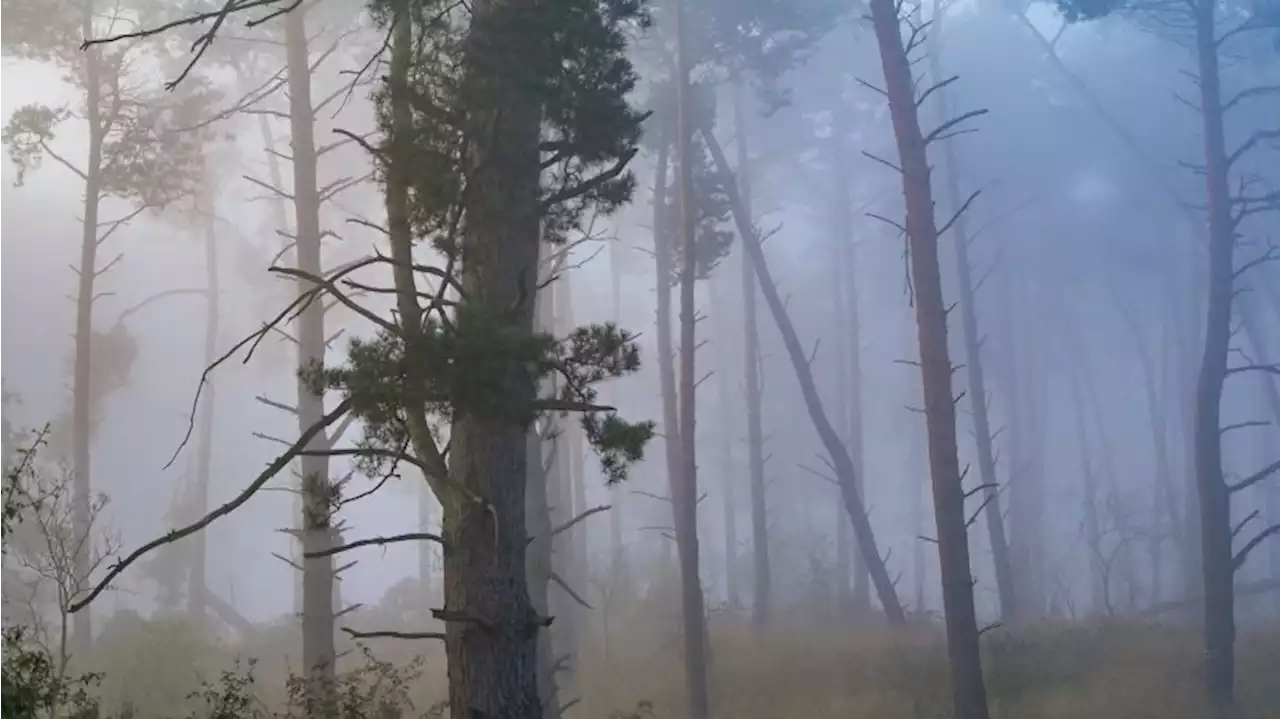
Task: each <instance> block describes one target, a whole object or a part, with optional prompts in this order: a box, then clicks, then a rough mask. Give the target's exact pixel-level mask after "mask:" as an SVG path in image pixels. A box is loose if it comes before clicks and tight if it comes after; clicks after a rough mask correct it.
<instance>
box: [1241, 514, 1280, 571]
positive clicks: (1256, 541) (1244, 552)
mask: <svg viewBox="0 0 1280 719" xmlns="http://www.w3.org/2000/svg"><path fill="white" fill-rule="evenodd" d="M1277 534H1280V523H1276V524H1273V525H1271V526H1270V527H1267V528H1266V529H1264V530H1262V531H1261V532H1258V534H1257V535H1256V536H1254V538H1253V539H1250V540H1249V542H1248V543H1247V544H1245V545H1244V546H1243V547H1241V548H1240V551H1238V552H1236V554H1235V556H1234V557H1232V560H1231V566H1232V567H1233V568H1234V569H1235V570H1236V571H1240V568H1241V567H1243V566H1244V563H1245V561H1246V560H1248V559H1249V552H1252V551H1253V550H1255V549H1257V548H1258V546H1259V545H1261V544H1262V543H1263V542H1265V541H1267V538H1269V537H1272V536H1275V535H1277Z"/></svg>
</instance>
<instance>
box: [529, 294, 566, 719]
mask: <svg viewBox="0 0 1280 719" xmlns="http://www.w3.org/2000/svg"><path fill="white" fill-rule="evenodd" d="M552 274H554V273H552ZM557 289H558V287H557V286H556V283H552V284H549V285H546V286H545V287H543V289H542V290H541V291H539V292H538V294H537V296H536V297H535V298H534V317H535V320H534V323H535V324H534V327H535V329H537V330H538V331H541V332H552V331H554V329H555V328H554V323H555V314H554V312H553V304H554V294H555V293H556V291H557ZM547 384H548V385H549V386H548V387H545V388H544V389H543V392H544V395H547V394H554V389H555V388H554V382H548V383H547ZM543 422H544V423H545V424H543V425H542V427H543V429H542V430H540V429H539V426H538V424H537V423H535V424H534V426H533V427H531V428H530V429H529V444H528V456H529V459H528V462H529V465H528V477H529V484H528V487H527V490H526V491H527V494H526V496H525V512H526V515H527V516H528V522H529V538H530V542H529V550H528V554H527V555H526V557H525V567H526V571H527V572H528V582H529V600H530V603H531V604H532V605H533V610H534V611H535V612H537V613H538V615H539V616H544V617H547V616H555V615H556V614H558V612H556V613H553V612H552V609H551V572H552V571H553V569H554V559H553V548H554V544H555V538H554V537H552V536H551V535H552V532H553V530H554V527H555V522H554V520H553V519H552V517H551V505H550V496H549V494H550V491H549V490H550V488H551V481H552V476H551V473H552V472H554V471H555V470H554V468H555V467H556V465H557V460H558V459H559V457H558V450H559V449H560V446H559V443H558V438H557V437H556V436H555V432H556V431H557V429H559V427H558V426H557V424H558V423H557V422H556V418H554V417H547V418H546V419H544V420H543ZM553 626H554V625H553ZM553 634H554V632H553V631H545V630H544V631H541V632H539V633H538V641H537V649H536V651H537V672H538V696H539V697H540V698H541V699H542V706H543V711H542V714H541V716H542V717H544V719H556V717H558V716H559V715H560V697H559V692H558V691H557V681H556V672H555V657H556V642H555V641H554V638H553Z"/></svg>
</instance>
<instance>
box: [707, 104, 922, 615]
mask: <svg viewBox="0 0 1280 719" xmlns="http://www.w3.org/2000/svg"><path fill="white" fill-rule="evenodd" d="M702 136H703V138H705V140H706V143H707V148H708V149H709V150H711V155H712V158H713V159H714V161H715V164H716V167H717V168H718V169H719V170H720V172H722V173H723V174H724V175H725V176H726V177H732V171H731V170H730V169H729V163H728V161H727V160H726V159H725V156H724V150H723V149H722V148H721V147H720V143H719V141H717V140H716V137H715V134H714V133H712V132H710V131H709V130H707V129H706V128H703V129H702ZM726 189H727V191H728V195H729V205H730V207H731V208H732V209H733V218H734V224H735V225H736V226H737V229H738V236H739V237H740V238H741V240H742V246H743V248H744V249H745V250H746V256H747V259H748V260H749V262H750V266H751V268H752V270H753V271H754V272H755V276H756V279H757V281H758V282H759V285H760V292H761V294H763V295H764V300H765V304H766V305H768V307H769V312H770V314H772V315H773V319H774V323H775V324H776V325H777V327H778V331H779V332H780V333H781V334H782V343H783V345H784V346H785V347H786V350H787V357H788V358H789V359H790V360H791V366H792V368H793V369H794V370H795V373H796V380H797V381H798V382H799V383H800V392H801V395H802V396H803V397H804V403H805V408H806V409H807V410H808V412H809V418H810V420H812V422H813V425H814V428H815V429H816V430H817V432H818V437H819V439H821V440H822V446H823V447H824V448H825V449H826V450H827V454H828V455H829V457H830V458H831V463H832V465H833V466H834V467H835V473H836V479H837V480H838V481H839V482H840V489H841V495H842V497H843V498H844V505H845V509H846V510H847V511H848V512H849V519H850V521H851V522H852V523H853V531H854V536H855V537H856V539H857V541H858V549H859V551H860V552H861V553H862V556H863V558H864V559H866V561H867V570H868V571H869V572H870V574H871V584H872V586H873V587H875V590H876V595H877V596H878V597H879V599H880V605H881V609H882V610H883V611H884V613H885V617H886V619H887V620H888V622H889V624H891V625H893V626H901V625H903V624H905V623H906V614H905V613H904V612H903V610H902V602H901V601H899V599H898V594H897V590H896V589H895V587H894V583H893V580H892V579H890V578H889V571H888V570H887V569H886V568H885V563H884V559H883V557H881V555H880V552H879V549H877V546H876V540H875V536H874V533H873V531H872V529H871V521H870V519H869V518H868V517H867V511H866V507H865V506H864V505H863V503H862V498H861V497H859V496H858V492H857V481H856V473H855V471H854V467H853V460H852V459H851V458H850V457H849V451H848V449H847V448H846V447H845V446H844V443H843V442H841V441H840V436H839V435H838V434H837V433H836V430H835V428H834V427H833V426H832V425H831V420H830V419H829V418H828V417H827V413H826V410H825V409H824V408H823V405H822V397H821V395H820V394H819V392H818V385H817V383H816V382H815V381H814V379H813V370H812V368H811V367H810V366H809V355H808V354H807V352H806V350H805V348H804V347H803V346H802V345H801V344H800V336H799V335H798V334H796V329H795V325H793V324H792V323H791V318H790V316H788V314H787V308H786V305H784V304H783V302H782V297H781V295H780V294H779V293H778V286H777V285H776V284H774V282H773V274H772V273H771V272H770V271H769V265H768V263H767V262H766V261H765V256H764V248H763V247H761V245H760V235H759V233H758V232H757V230H756V228H755V225H754V224H753V223H752V221H751V215H750V214H749V212H748V210H747V208H746V207H744V205H743V201H742V196H741V195H740V194H739V193H738V188H737V184H736V183H734V182H730V183H729V184H728V186H727V188H726Z"/></svg>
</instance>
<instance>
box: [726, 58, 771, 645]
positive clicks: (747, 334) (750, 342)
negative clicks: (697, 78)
mask: <svg viewBox="0 0 1280 719" xmlns="http://www.w3.org/2000/svg"><path fill="white" fill-rule="evenodd" d="M733 93H734V101H733V117H734V120H733V126H734V132H736V133H737V135H738V137H737V141H736V142H735V145H736V146H737V152H738V174H737V187H738V195H739V199H740V201H741V205H742V207H741V214H743V215H744V218H742V219H740V220H739V223H740V224H739V227H741V223H742V222H745V223H748V224H750V223H751V222H753V220H752V219H751V164H750V163H751V160H750V153H749V152H748V149H747V141H748V139H749V137H750V128H749V127H748V126H747V118H746V110H745V108H744V107H743V97H742V96H743V82H742V80H741V78H738V79H736V80H735V82H734V87H733ZM717 162H719V160H717ZM720 171H721V172H728V167H726V166H724V165H721V166H720ZM735 212H737V210H735ZM740 238H741V239H740V241H741V242H742V243H743V244H745V243H746V242H748V241H749V240H748V239H747V238H745V237H742V236H741V235H740ZM739 257H740V261H741V265H740V269H741V271H742V345H743V347H742V348H743V363H744V365H745V370H744V374H743V380H744V384H745V385H746V387H745V388H744V390H743V391H744V392H745V393H746V403H747V475H748V478H749V479H750V492H751V566H752V588H751V622H752V626H754V627H755V629H756V631H760V630H762V629H764V628H765V627H766V626H767V625H768V624H769V610H770V603H771V602H770V597H771V594H772V586H773V585H772V581H773V580H772V578H771V575H770V564H769V512H768V509H769V506H768V500H767V497H766V496H765V483H764V428H763V419H762V417H763V412H762V409H761V407H762V402H763V396H762V395H763V394H764V384H763V379H762V377H761V370H762V367H761V361H760V323H759V321H758V319H757V316H756V293H757V282H756V278H755V275H754V273H753V271H752V262H751V260H750V259H749V253H748V252H747V251H746V250H742V251H740V252H739Z"/></svg>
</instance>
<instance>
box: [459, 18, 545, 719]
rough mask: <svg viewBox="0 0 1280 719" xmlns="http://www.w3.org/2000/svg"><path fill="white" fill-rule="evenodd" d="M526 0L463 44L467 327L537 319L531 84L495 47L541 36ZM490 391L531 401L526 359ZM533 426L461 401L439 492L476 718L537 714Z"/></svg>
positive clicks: (464, 686)
mask: <svg viewBox="0 0 1280 719" xmlns="http://www.w3.org/2000/svg"><path fill="white" fill-rule="evenodd" d="M523 10H524V8H523V7H521V6H520V4H518V3H505V2H497V1H495V0H479V1H478V2H475V3H473V5H472V12H471V27H470V31H469V33H468V36H467V38H466V40H465V41H464V68H465V70H466V76H465V78H464V81H463V85H464V92H465V97H466V98H467V100H468V103H467V107H466V113H465V118H464V127H463V130H464V132H465V133H466V135H467V137H468V138H469V144H468V151H467V153H466V163H467V165H466V173H467V187H468V192H467V193H465V196H464V198H463V201H462V202H463V208H464V212H465V217H466V221H465V222H464V223H463V229H462V231H461V248H460V252H461V256H462V258H463V262H462V263H461V285H462V288H461V293H460V294H461V295H462V296H463V297H465V298H466V305H467V307H468V312H466V313H459V315H458V316H457V318H456V320H455V324H456V327H457V333H458V335H459V336H467V335H468V334H469V333H472V332H480V333H491V332H494V331H502V332H506V333H510V334H512V335H515V336H517V337H519V336H530V335H531V334H532V333H533V330H534V300H533V295H532V294H531V293H532V292H533V291H534V288H536V287H537V284H538V259H539V247H540V244H541V227H540V210H539V201H540V198H539V193H540V183H539V176H540V173H539V160H540V158H539V153H538V143H539V136H540V130H541V123H542V116H541V108H540V102H539V99H538V97H537V93H536V91H535V90H534V89H533V88H531V87H529V86H528V85H527V84H525V83H522V82H520V81H519V80H518V79H517V78H514V77H512V76H511V74H510V73H509V72H506V71H505V67H504V66H503V65H502V64H501V63H495V61H494V58H495V56H499V55H500V54H501V55H502V56H511V54H512V53H514V55H515V56H519V53H520V52H522V51H523V50H522V49H521V48H522V47H524V46H526V45H529V44H530V43H532V42H535V40H534V39H533V38H529V37H520V36H518V35H517V32H518V30H517V29H516V28H514V27H513V24H514V23H513V18H512V16H513V15H518V14H519V13H520V12H523ZM492 382H493V387H492V389H493V391H494V392H496V393H499V395H500V396H501V397H503V398H504V400H505V401H504V403H503V404H504V405H505V406H508V407H516V408H524V407H531V406H532V405H533V403H534V399H535V390H536V388H535V387H534V386H533V384H532V382H530V381H529V379H528V375H527V369H526V368H525V367H523V366H522V365H521V364H519V363H516V362H512V361H510V360H508V361H507V362H506V363H505V366H502V367H500V368H498V369H496V370H495V371H494V376H493V378H492ZM528 433H529V423H528V422H526V421H523V420H521V419H519V418H513V417H512V416H511V413H510V412H509V411H508V412H502V411H496V412H491V411H488V410H487V408H486V407H485V406H484V405H483V404H481V405H480V406H468V405H465V404H462V405H459V406H455V407H454V408H453V422H452V427H451V430H450V442H451V450H450V454H449V462H448V486H450V487H453V488H455V489H454V491H450V492H449V493H448V494H447V498H446V500H445V502H444V513H443V514H444V516H443V528H444V539H445V545H446V546H447V547H448V551H446V552H445V553H444V609H443V610H442V611H441V612H439V613H437V616H438V618H440V619H442V620H443V621H444V622H445V653H446V657H447V660H448V674H449V707H450V714H451V715H453V716H457V717H466V718H467V719H480V718H483V719H530V718H531V717H537V716H541V713H542V710H543V707H542V704H541V702H540V701H539V696H538V673H537V642H538V636H539V632H540V631H541V629H542V627H544V626H545V625H546V622H547V620H546V619H544V618H542V617H540V616H539V615H538V614H537V612H536V611H535V610H534V607H533V603H532V600H531V598H530V596H529V585H528V576H527V574H526V567H525V559H526V552H527V547H528V537H529V535H528V532H527V528H526V524H525V522H526V518H525V487H526V485H527V482H528V471H529V467H528V460H529V451H528V441H529V440H528Z"/></svg>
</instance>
